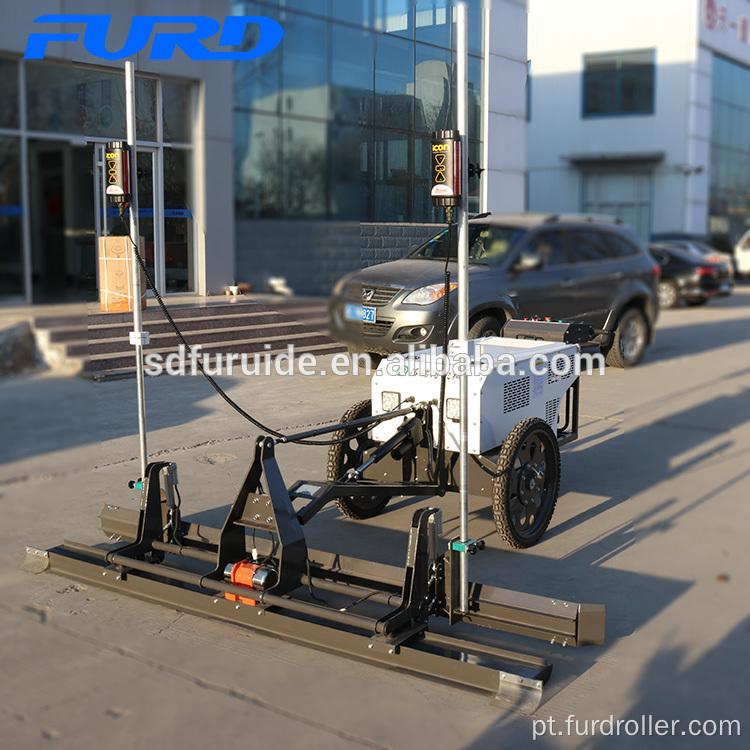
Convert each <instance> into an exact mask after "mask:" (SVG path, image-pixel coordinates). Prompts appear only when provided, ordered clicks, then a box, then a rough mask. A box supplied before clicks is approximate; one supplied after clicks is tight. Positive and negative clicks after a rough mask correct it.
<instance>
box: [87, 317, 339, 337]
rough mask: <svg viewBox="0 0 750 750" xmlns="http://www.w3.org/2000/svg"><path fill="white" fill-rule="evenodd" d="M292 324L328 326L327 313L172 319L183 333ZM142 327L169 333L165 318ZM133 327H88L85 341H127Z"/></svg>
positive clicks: (160, 332) (154, 332)
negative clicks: (304, 315)
mask: <svg viewBox="0 0 750 750" xmlns="http://www.w3.org/2000/svg"><path fill="white" fill-rule="evenodd" d="M290 323H294V324H295V325H307V326H310V325H321V324H323V325H325V326H326V327H327V325H328V316H318V317H309V318H305V319H304V320H298V319H296V318H292V317H291V316H284V315H281V314H280V313H276V312H258V313H251V314H248V315H242V316H229V317H213V316H212V317H206V318H195V319H188V320H181V321H175V324H176V325H177V327H178V328H179V329H180V331H182V332H183V333H188V332H191V331H199V332H202V331H205V332H207V333H208V332H213V331H217V330H228V331H230V330H231V331H237V330H246V331H247V330H254V329H256V328H260V327H263V326H268V325H285V324H286V325H288V324H290ZM144 326H145V329H146V330H147V331H148V332H149V333H150V334H151V336H152V337H154V336H159V335H161V334H164V333H170V334H172V333H173V329H172V326H171V324H170V323H169V322H168V321H166V320H165V321H164V322H160V323H157V322H144ZM132 330H133V322H132V321H131V322H130V323H118V324H117V325H113V326H102V325H97V326H92V327H91V328H89V329H88V339H89V341H101V340H114V339H117V338H123V339H126V340H128V339H129V336H130V331H132Z"/></svg>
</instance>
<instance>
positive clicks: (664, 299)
mask: <svg viewBox="0 0 750 750" xmlns="http://www.w3.org/2000/svg"><path fill="white" fill-rule="evenodd" d="M656 293H657V296H658V297H659V307H661V308H662V309H667V308H670V307H676V306H677V303H678V302H679V301H680V293H679V292H678V291H677V284H675V283H674V281H660V282H659V288H658V289H657V292H656Z"/></svg>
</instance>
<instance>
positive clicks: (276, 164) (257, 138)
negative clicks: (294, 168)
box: [234, 112, 282, 217]
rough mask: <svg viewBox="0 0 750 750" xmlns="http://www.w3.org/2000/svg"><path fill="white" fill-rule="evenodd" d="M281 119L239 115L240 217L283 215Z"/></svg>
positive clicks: (236, 118) (237, 193) (236, 123)
mask: <svg viewBox="0 0 750 750" xmlns="http://www.w3.org/2000/svg"><path fill="white" fill-rule="evenodd" d="M280 131H281V118H279V117H274V116H270V115H263V114H258V113H257V112H235V115H234V169H235V189H234V195H235V201H236V207H237V215H238V216H248V217H262V216H279V215H281V213H282V211H281V206H282V203H281V169H280V164H281V151H280Z"/></svg>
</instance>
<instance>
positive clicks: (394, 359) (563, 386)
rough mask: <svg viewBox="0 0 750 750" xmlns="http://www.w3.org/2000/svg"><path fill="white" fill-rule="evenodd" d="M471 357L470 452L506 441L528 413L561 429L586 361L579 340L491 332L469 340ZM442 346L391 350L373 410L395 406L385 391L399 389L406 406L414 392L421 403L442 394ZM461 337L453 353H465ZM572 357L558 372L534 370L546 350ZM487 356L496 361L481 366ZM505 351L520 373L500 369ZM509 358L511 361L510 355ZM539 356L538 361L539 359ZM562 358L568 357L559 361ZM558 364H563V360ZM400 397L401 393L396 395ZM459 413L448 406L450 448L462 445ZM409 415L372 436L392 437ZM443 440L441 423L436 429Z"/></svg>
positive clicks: (450, 383)
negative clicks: (562, 412)
mask: <svg viewBox="0 0 750 750" xmlns="http://www.w3.org/2000/svg"><path fill="white" fill-rule="evenodd" d="M467 349H468V352H467V355H466V356H465V358H464V360H463V361H465V362H470V363H471V365H472V366H471V367H470V369H469V375H468V378H467V380H468V438H469V453H471V454H474V455H480V454H482V453H487V452H489V451H492V450H493V449H495V448H497V447H498V446H500V445H501V444H502V443H503V441H504V440H505V438H506V437H507V436H508V433H509V432H510V431H511V430H512V429H513V428H514V427H515V426H516V425H517V424H518V423H519V422H521V421H522V420H524V419H526V418H528V417H540V418H541V419H543V420H545V421H546V422H547V423H548V424H549V426H550V427H551V428H552V429H553V431H555V433H556V432H557V416H558V411H559V408H560V400H561V398H562V397H563V396H564V395H565V392H566V391H567V390H568V388H570V386H571V385H573V383H574V382H575V379H576V376H577V375H578V374H579V368H580V362H579V360H578V357H577V356H576V355H577V354H578V352H579V348H578V345H577V344H561V343H557V342H540V341H530V340H525V339H509V338H500V337H488V338H482V339H475V340H473V341H469V342H468V347H467ZM441 353H442V348H440V347H432V348H431V349H430V350H420V351H418V352H415V353H414V354H413V355H411V354H410V355H391V356H390V357H388V359H385V360H383V362H381V364H380V367H378V370H377V372H376V373H375V375H374V376H373V378H372V413H373V414H383V413H385V412H386V411H391V410H392V409H393V407H391V408H390V409H385V408H383V396H382V394H383V392H384V391H387V392H390V393H397V394H399V396H398V399H397V401H398V402H400V403H401V406H404V405H405V404H404V402H405V401H406V399H408V398H409V397H413V399H414V401H416V402H420V401H422V402H429V401H432V400H433V399H434V401H435V403H438V401H439V398H440V372H441V369H440V368H439V367H438V366H437V359H436V358H437V355H440V354H441ZM459 353H460V349H459V342H458V341H451V342H450V344H449V346H448V354H449V357H454V358H455V357H456V356H457V355H459ZM558 354H559V355H562V356H563V357H566V358H570V359H569V362H570V367H569V368H568V370H567V371H566V372H564V373H563V374H556V373H555V372H554V371H553V368H552V366H551V365H550V366H549V367H548V366H547V365H546V364H544V365H540V366H538V367H537V368H536V369H537V370H538V371H539V372H542V371H544V372H543V374H541V375H537V374H534V373H533V372H532V370H531V364H532V358H533V357H535V356H536V355H544V356H545V357H546V358H547V359H546V361H547V362H549V363H552V362H553V358H554V357H555V356H556V355H558ZM482 355H489V356H490V357H492V359H493V361H494V363H495V366H494V367H493V368H492V369H491V370H490V371H489V372H488V370H489V367H486V368H484V369H483V370H482V372H484V373H485V374H480V372H479V371H478V367H477V365H478V363H479V360H480V358H481V357H482ZM502 355H510V357H511V358H512V362H513V365H514V374H505V370H508V369H509V367H508V366H507V365H506V367H505V370H503V371H501V372H498V368H497V363H498V361H500V362H502V361H503V360H498V358H499V357H501V356H502ZM505 361H506V362H508V361H510V360H509V359H508V358H507V357H506V358H505ZM535 361H536V360H535ZM555 361H556V362H560V363H562V361H563V360H562V359H558V360H555ZM558 369H563V368H562V367H561V364H558ZM459 381H460V378H459V376H458V374H457V373H456V372H449V374H448V376H447V378H446V383H445V398H446V402H447V401H448V399H458V398H459V387H460V386H459ZM391 400H395V397H393V396H392V397H391ZM432 408H433V424H434V425H437V420H438V409H437V406H435V405H433V407H432ZM451 411H452V416H453V418H451V417H449V416H448V409H447V408H446V409H445V410H444V422H445V441H446V443H445V445H446V448H447V449H448V450H452V451H458V449H459V433H460V431H459V422H458V416H457V414H456V413H455V410H451ZM402 421H403V417H396V418H394V419H389V420H387V421H385V422H382V423H380V424H378V425H376V426H375V427H373V430H372V437H373V439H374V440H376V441H378V442H384V441H386V440H388V439H389V438H390V437H392V436H393V434H394V433H395V431H396V428H397V427H398V425H400V424H401V423H402ZM435 439H437V428H436V429H435Z"/></svg>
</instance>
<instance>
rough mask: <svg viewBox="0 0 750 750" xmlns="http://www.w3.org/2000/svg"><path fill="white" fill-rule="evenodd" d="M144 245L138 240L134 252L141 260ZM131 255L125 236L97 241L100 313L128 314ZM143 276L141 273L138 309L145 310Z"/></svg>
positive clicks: (131, 302) (128, 240)
mask: <svg viewBox="0 0 750 750" xmlns="http://www.w3.org/2000/svg"><path fill="white" fill-rule="evenodd" d="M144 247H145V242H144V239H143V237H139V238H138V251H139V253H140V255H141V258H143V257H144ZM132 262H133V253H132V250H131V247H130V238H129V237H100V238H99V301H100V302H101V309H102V312H132V310H133V289H132V276H133V271H132V266H131V264H132ZM146 289H147V285H146V274H144V273H143V271H141V309H144V310H145V308H146Z"/></svg>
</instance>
